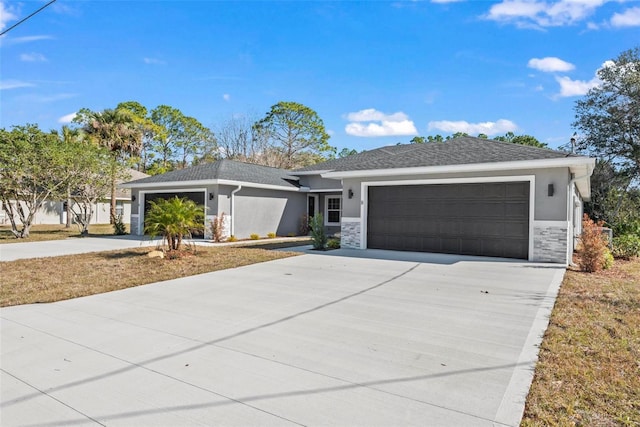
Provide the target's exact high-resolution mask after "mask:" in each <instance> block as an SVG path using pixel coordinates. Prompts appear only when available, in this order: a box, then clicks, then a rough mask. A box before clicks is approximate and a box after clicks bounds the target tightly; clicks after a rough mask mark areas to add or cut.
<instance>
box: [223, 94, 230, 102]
mask: <svg viewBox="0 0 640 427" xmlns="http://www.w3.org/2000/svg"><path fill="white" fill-rule="evenodd" d="M222 99H224V100H225V101H227V102H229V101H230V100H231V95H229V94H228V93H225V94H224V95H222Z"/></svg>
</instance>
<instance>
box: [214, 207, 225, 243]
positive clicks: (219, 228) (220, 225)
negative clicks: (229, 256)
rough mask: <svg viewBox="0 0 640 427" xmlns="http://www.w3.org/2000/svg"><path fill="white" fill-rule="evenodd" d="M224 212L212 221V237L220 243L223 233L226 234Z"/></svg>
mask: <svg viewBox="0 0 640 427" xmlns="http://www.w3.org/2000/svg"><path fill="white" fill-rule="evenodd" d="M224 220H225V217H224V212H222V213H221V214H220V215H218V216H214V217H213V220H212V221H211V235H212V237H213V241H214V242H216V243H219V242H221V241H222V233H224Z"/></svg>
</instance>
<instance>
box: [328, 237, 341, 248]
mask: <svg viewBox="0 0 640 427" xmlns="http://www.w3.org/2000/svg"><path fill="white" fill-rule="evenodd" d="M327 247H328V248H329V249H340V239H335V238H334V239H329V241H328V242H327Z"/></svg>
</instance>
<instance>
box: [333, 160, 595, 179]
mask: <svg viewBox="0 0 640 427" xmlns="http://www.w3.org/2000/svg"><path fill="white" fill-rule="evenodd" d="M581 165H591V166H590V169H591V171H593V165H595V159H594V158H591V157H562V158H556V159H537V160H518V161H511V162H490V163H472V164H463V165H442V166H420V167H412V168H389V169H368V170H350V171H329V172H325V173H323V174H321V176H322V177H323V178H332V179H344V178H367V177H374V176H375V177H384V176H389V177H391V176H400V175H427V174H436V173H464V172H492V171H505V170H517V169H544V168H557V167H569V168H571V167H574V168H575V167H579V166H581Z"/></svg>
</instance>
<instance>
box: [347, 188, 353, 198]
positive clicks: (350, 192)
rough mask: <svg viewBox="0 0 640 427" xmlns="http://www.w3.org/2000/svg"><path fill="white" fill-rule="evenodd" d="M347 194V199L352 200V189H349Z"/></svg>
mask: <svg viewBox="0 0 640 427" xmlns="http://www.w3.org/2000/svg"><path fill="white" fill-rule="evenodd" d="M348 194H349V198H350V199H353V190H352V189H349V193H348Z"/></svg>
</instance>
